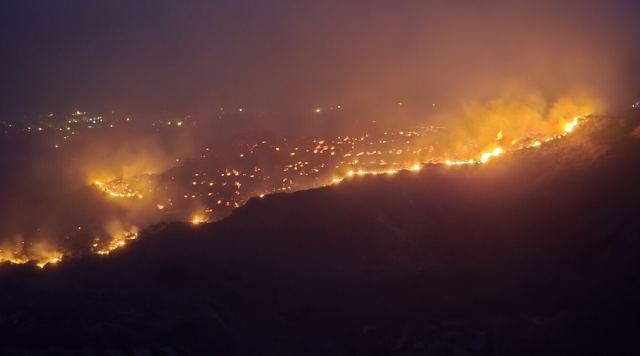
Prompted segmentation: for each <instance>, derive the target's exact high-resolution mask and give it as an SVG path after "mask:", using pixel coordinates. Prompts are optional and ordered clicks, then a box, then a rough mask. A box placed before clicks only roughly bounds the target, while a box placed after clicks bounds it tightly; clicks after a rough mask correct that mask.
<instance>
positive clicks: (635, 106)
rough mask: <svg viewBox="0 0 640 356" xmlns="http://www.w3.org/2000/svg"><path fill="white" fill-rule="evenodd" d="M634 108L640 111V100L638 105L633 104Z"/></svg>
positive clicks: (637, 102)
mask: <svg viewBox="0 0 640 356" xmlns="http://www.w3.org/2000/svg"><path fill="white" fill-rule="evenodd" d="M632 107H634V108H636V109H640V100H638V101H636V103H635V104H633V105H632Z"/></svg>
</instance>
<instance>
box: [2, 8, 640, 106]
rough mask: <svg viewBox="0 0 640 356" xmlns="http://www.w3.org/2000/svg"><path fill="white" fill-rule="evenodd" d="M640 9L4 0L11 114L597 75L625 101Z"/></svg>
mask: <svg viewBox="0 0 640 356" xmlns="http://www.w3.org/2000/svg"><path fill="white" fill-rule="evenodd" d="M639 16H640V5H639V3H638V2H637V1H630V0H627V1H623V0H615V1H593V0H588V1H536V2H521V1H506V0H505V1H502V0H490V1H480V2H479V1H456V2H451V1H378V0H373V1H334V0H327V1H305V0H303V1H300V0H296V1H257V0H252V1H247V0H243V1H188V2H187V1H169V0H153V1H151V0H141V1H124V0H112V1H84V0H67V1H31V0H29V1H3V2H2V4H0V17H1V19H0V46H1V53H2V58H1V59H0V61H1V62H0V75H1V78H2V80H1V81H0V95H2V97H3V99H2V101H0V103H1V105H0V113H1V114H2V115H4V116H7V115H14V116H15V115H18V116H20V115H25V114H36V113H43V112H48V111H63V112H69V111H71V110H75V109H76V108H82V109H85V110H96V111H99V110H121V111H130V112H136V113H142V114H148V115H155V114H163V113H178V114H182V113H206V112H209V111H213V110H215V108H217V107H218V106H224V105H232V106H244V107H250V108H255V109H259V110H263V111H267V112H296V111H305V110H310V108H313V107H315V106H318V105H335V104H342V105H350V106H356V107H375V106H376V105H378V104H381V103H389V102H394V101H397V100H405V101H409V102H415V103H421V104H427V103H428V104H430V103H431V102H437V103H439V104H440V103H444V102H457V101H458V100H461V99H463V98H466V97H476V96H478V97H482V96H495V95H499V93H501V92H503V91H504V90H505V88H513V87H518V88H525V89H526V90H539V91H542V92H544V93H545V94H548V95H557V94H560V93H563V92H565V91H568V90H571V89H573V88H575V87H583V86H586V87H589V88H590V89H595V90H596V91H598V92H599V93H600V92H601V93H604V94H603V95H606V96H607V99H608V100H609V101H610V102H612V103H613V104H615V105H618V104H624V105H626V104H627V103H628V101H629V100H633V99H634V98H635V97H638V96H640V84H639V80H638V79H637V78H638V77H640V76H639V75H637V74H638V65H637V63H639V62H640V56H639V55H638V53H640V38H639V37H640V20H638V18H639ZM497 93H498V94H497ZM618 101H619V102H618Z"/></svg>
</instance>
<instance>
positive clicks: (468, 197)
mask: <svg viewBox="0 0 640 356" xmlns="http://www.w3.org/2000/svg"><path fill="white" fill-rule="evenodd" d="M636 125H637V122H636V120H633V119H631V118H625V119H604V118H594V119H593V120H592V121H591V122H590V123H588V124H587V125H586V126H585V127H583V128H580V130H579V131H578V132H577V133H576V134H575V135H572V136H569V137H568V138H567V139H565V140H563V141H561V142H555V143H552V144H549V145H546V146H543V147H541V148H538V149H532V150H529V151H526V152H520V153H517V154H513V155H511V156H508V157H503V158H501V159H499V160H497V161H495V162H492V163H491V164H489V165H488V166H486V167H460V168H448V167H436V166H434V167H427V168H426V169H425V170H423V171H422V172H421V173H420V174H416V173H409V172H407V173H402V174H398V175H396V176H394V177H366V178H357V179H355V180H354V181H345V182H343V183H341V184H340V185H337V186H333V187H328V188H323V189H317V190H311V191H305V192H299V193H294V194H282V195H274V196H268V197H266V198H265V199H254V200H251V201H250V202H249V203H248V204H247V205H246V206H244V207H242V208H240V209H238V210H237V211H236V212H235V213H234V214H233V215H232V216H231V217H230V218H228V219H226V220H224V221H222V222H220V223H216V224H211V225H206V226H200V227H197V228H196V227H192V226H188V225H184V224H166V225H160V226H154V227H151V228H149V229H148V230H147V231H146V232H144V233H143V234H142V236H141V238H140V239H139V240H138V241H137V243H135V244H132V245H131V246H129V247H127V248H126V249H124V250H123V251H119V252H117V253H115V254H113V255H111V256H109V257H106V258H105V257H101V258H99V257H97V256H92V257H86V258H81V259H76V260H67V261H66V262H65V263H62V264H61V265H58V266H54V267H51V268H46V269H45V270H38V269H37V268H35V267H33V266H9V265H6V266H1V267H0V354H3V355H5V354H6V355H27V354H28V355H134V354H135V355H165V354H167V355H171V354H176V355H183V354H184V355H229V354H230V355H262V354H268V355H303V354H304V355H549V354H564V355H590V354H593V355H616V354H638V353H640V302H639V300H640V288H639V287H640V284H639V278H640V216H639V213H640V135H638V130H636V134H635V135H634V133H633V132H634V127H635V126H636Z"/></svg>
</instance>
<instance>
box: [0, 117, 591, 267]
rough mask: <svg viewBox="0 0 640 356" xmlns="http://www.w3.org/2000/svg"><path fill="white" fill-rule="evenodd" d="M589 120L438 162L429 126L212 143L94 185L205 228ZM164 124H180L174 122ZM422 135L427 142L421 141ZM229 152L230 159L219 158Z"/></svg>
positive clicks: (488, 157) (517, 145) (105, 243)
mask: <svg viewBox="0 0 640 356" xmlns="http://www.w3.org/2000/svg"><path fill="white" fill-rule="evenodd" d="M584 118H585V117H584V116H579V117H575V118H573V119H572V120H571V121H569V122H567V123H566V124H565V125H564V127H563V129H562V131H561V133H560V134H557V135H555V136H549V137H545V138H539V139H536V140H532V141H531V140H527V141H522V142H521V141H516V140H513V141H511V142H510V145H504V144H503V143H502V136H503V135H502V131H500V132H498V133H497V137H496V144H495V146H494V147H491V148H490V149H488V150H487V151H486V152H482V153H480V154H478V155H477V156H476V157H471V158H466V159H462V160H457V159H456V160H453V159H445V158H444V157H443V158H442V159H434V158H433V157H434V147H433V145H430V144H425V142H422V141H424V140H422V138H425V137H428V136H430V135H432V134H436V133H438V132H439V130H440V128H438V127H433V126H427V127H422V128H421V129H419V130H412V131H399V132H393V131H384V132H382V133H380V134H363V135H360V136H356V137H353V136H338V137H335V138H322V139H320V138H318V139H311V140H292V139H287V138H281V139H277V140H275V141H270V140H259V141H257V142H254V143H251V142H246V143H245V144H244V145H242V146H241V147H240V149H239V151H236V152H235V153H234V152H229V149H228V148H227V149H226V150H224V149H223V150H224V151H221V152H217V151H216V150H215V149H211V148H209V147H206V148H204V149H203V152H202V153H201V154H200V155H199V156H198V157H197V158H195V159H186V160H185V159H181V158H178V159H176V162H177V166H176V167H175V168H174V169H172V170H170V171H168V172H166V173H164V174H162V175H159V176H157V177H155V178H154V180H153V182H149V181H145V182H144V184H141V183H140V181H141V179H135V178H134V179H123V178H117V179H112V180H100V181H94V185H95V187H96V188H97V189H98V190H99V191H101V192H103V193H104V194H105V195H106V196H108V197H110V198H113V199H118V200H124V201H129V200H132V201H140V203H143V204H151V206H153V207H155V208H157V212H158V214H167V216H168V217H176V216H177V217H178V218H179V219H182V220H186V221H189V222H190V223H192V224H194V225H199V224H202V223H206V222H209V221H213V220H217V219H220V218H222V217H224V216H226V215H228V214H229V213H230V212H231V211H232V210H233V209H235V208H237V207H239V206H241V205H242V204H244V203H245V202H246V201H247V200H248V199H250V198H252V197H264V196H265V195H266V194H270V193H274V192H288V191H294V190H301V189H307V188H310V187H319V186H326V185H331V184H337V183H340V182H342V181H343V180H345V179H349V178H351V177H354V176H366V175H393V174H396V173H397V172H399V171H403V170H406V171H413V172H419V171H421V170H422V169H423V167H424V166H425V165H426V164H442V165H447V166H459V165H485V164H488V163H489V162H490V161H492V160H493V159H496V158H497V157H499V156H501V155H503V154H505V153H506V152H511V151H516V150H521V149H530V148H536V147H540V146H541V145H542V144H544V143H545V142H549V141H553V140H557V139H560V138H562V137H564V136H566V135H568V134H570V133H571V132H573V131H574V129H575V128H576V126H577V125H579V124H580V123H581V122H582V121H583V119H584ZM164 125H178V123H177V122H166V123H164ZM179 125H182V124H179ZM179 125H178V126H179ZM418 138H421V139H420V140H414V139H418ZM427 141H428V140H427ZM221 157H223V158H225V159H226V163H220V162H219V159H220V158H221ZM229 161H231V162H229ZM185 177H186V178H185ZM189 177H190V178H189ZM143 193H144V194H143ZM137 236H138V233H137V230H135V229H134V230H130V229H121V231H117V232H114V233H113V234H112V236H110V237H109V238H105V239H100V238H96V239H95V240H94V242H93V245H92V251H93V252H95V253H97V254H101V255H105V254H109V253H110V252H112V251H114V250H116V249H118V248H121V247H123V246H125V245H126V244H127V242H128V241H130V240H135V239H136V238H137ZM0 252H1V251H0ZM11 256H12V257H11V258H7V257H3V255H2V254H0V262H3V261H9V262H13V263H25V262H27V261H29V260H33V259H36V260H37V261H38V264H39V265H41V266H44V265H46V264H47V263H57V262H58V261H59V260H60V259H61V258H62V257H63V255H62V254H61V253H56V254H53V255H51V256H49V257H46V258H32V257H16V256H18V254H13V255H11Z"/></svg>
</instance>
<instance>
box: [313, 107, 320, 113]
mask: <svg viewBox="0 0 640 356" xmlns="http://www.w3.org/2000/svg"><path fill="white" fill-rule="evenodd" d="M314 111H315V113H316V114H319V113H320V112H322V109H320V108H316V109H315V110H314Z"/></svg>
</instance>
